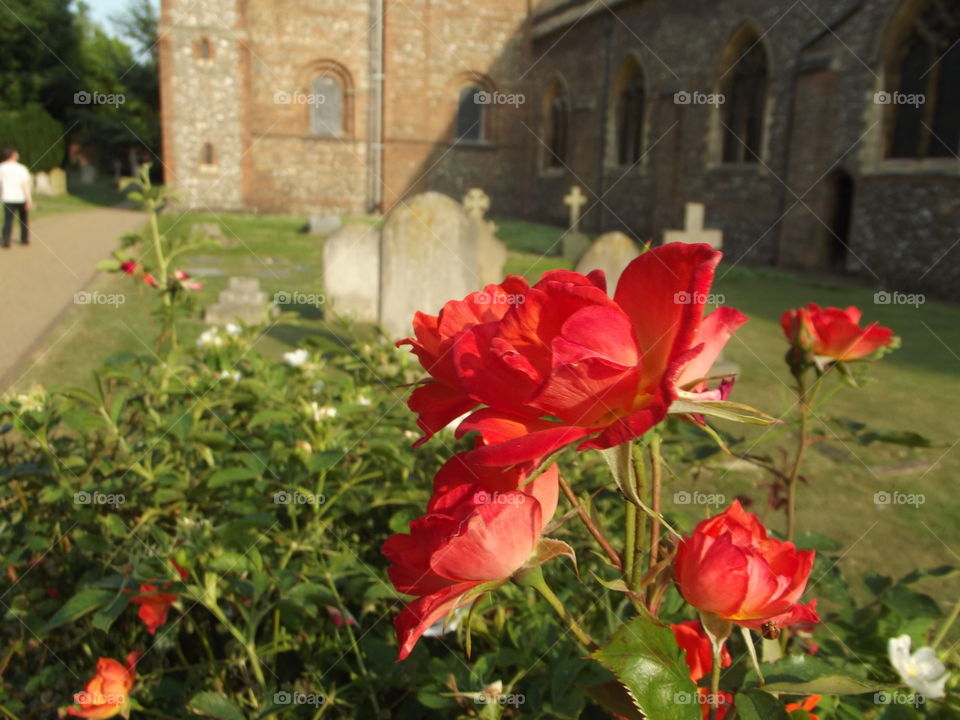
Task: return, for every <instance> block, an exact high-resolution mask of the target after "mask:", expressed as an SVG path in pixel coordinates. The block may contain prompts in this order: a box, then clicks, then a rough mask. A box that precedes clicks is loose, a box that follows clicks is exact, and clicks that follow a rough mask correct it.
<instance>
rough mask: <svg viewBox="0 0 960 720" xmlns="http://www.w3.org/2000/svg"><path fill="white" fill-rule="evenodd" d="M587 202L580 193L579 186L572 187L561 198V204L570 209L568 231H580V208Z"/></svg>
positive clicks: (585, 197)
mask: <svg viewBox="0 0 960 720" xmlns="http://www.w3.org/2000/svg"><path fill="white" fill-rule="evenodd" d="M586 202H587V196H586V195H584V194H583V193H582V192H580V186H579V185H574V186H573V187H572V188H570V192H569V193H568V194H567V195H566V196H565V197H564V198H563V204H564V205H567V206H568V207H569V208H570V229H571V230H573V231H574V232H576V231H578V230H579V229H580V208H582V207H583V206H584V205H585V204H586Z"/></svg>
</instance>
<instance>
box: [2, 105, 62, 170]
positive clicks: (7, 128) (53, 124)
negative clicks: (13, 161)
mask: <svg viewBox="0 0 960 720" xmlns="http://www.w3.org/2000/svg"><path fill="white" fill-rule="evenodd" d="M11 146H12V147H15V148H17V150H19V151H20V162H22V163H23V164H24V165H26V166H27V167H29V168H30V169H31V170H32V171H33V172H47V171H49V170H52V169H53V168H55V167H59V166H61V165H62V164H63V158H64V152H65V150H66V140H65V138H64V132H63V126H62V125H61V124H60V123H59V122H58V121H57V120H55V119H54V118H53V117H52V116H51V115H50V114H49V113H48V112H47V111H46V110H44V109H43V108H42V107H40V106H39V105H27V106H26V107H25V108H23V109H22V110H12V111H10V110H8V111H5V112H0V147H11Z"/></svg>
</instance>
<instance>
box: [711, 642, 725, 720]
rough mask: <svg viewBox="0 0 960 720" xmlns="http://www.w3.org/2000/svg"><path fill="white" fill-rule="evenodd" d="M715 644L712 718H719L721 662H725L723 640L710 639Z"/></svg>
mask: <svg viewBox="0 0 960 720" xmlns="http://www.w3.org/2000/svg"><path fill="white" fill-rule="evenodd" d="M710 641H711V645H712V646H713V672H712V673H711V674H710V720H717V712H718V711H719V709H720V663H722V662H723V640H720V641H719V642H718V641H716V640H714V639H713V638H711V639H710Z"/></svg>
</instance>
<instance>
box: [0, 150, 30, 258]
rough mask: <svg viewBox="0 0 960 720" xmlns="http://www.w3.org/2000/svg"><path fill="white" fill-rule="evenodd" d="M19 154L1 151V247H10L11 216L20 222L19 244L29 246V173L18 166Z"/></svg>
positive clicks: (22, 166) (11, 151) (21, 166)
mask: <svg viewBox="0 0 960 720" xmlns="http://www.w3.org/2000/svg"><path fill="white" fill-rule="evenodd" d="M19 160H20V153H18V152H17V150H16V148H5V149H4V150H3V162H0V202H2V203H3V247H4V248H9V247H10V236H11V235H12V234H13V216H14V215H17V216H18V218H19V220H20V243H21V244H23V245H29V244H30V229H29V227H28V225H27V214H28V213H29V211H30V209H31V208H32V207H33V197H32V195H31V193H30V171H29V170H27V168H26V166H25V165H22V164H20V162H19Z"/></svg>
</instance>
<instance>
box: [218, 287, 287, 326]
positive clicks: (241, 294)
mask: <svg viewBox="0 0 960 720" xmlns="http://www.w3.org/2000/svg"><path fill="white" fill-rule="evenodd" d="M271 310H272V306H271V305H269V304H268V303H267V294H266V293H265V292H263V290H261V289H260V281H259V280H257V279H256V278H249V277H232V278H230V284H229V286H228V287H227V289H226V290H221V291H220V297H219V298H218V300H217V302H216V303H215V304H213V305H210V306H208V307H207V308H206V310H205V311H204V313H203V319H204V320H205V321H206V322H207V323H208V324H210V325H225V324H226V323H228V322H236V321H237V320H240V321H241V322H243V323H246V324H247V325H256V324H258V323H262V322H265V321H266V320H267V318H268V317H269V315H270V312H271Z"/></svg>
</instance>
